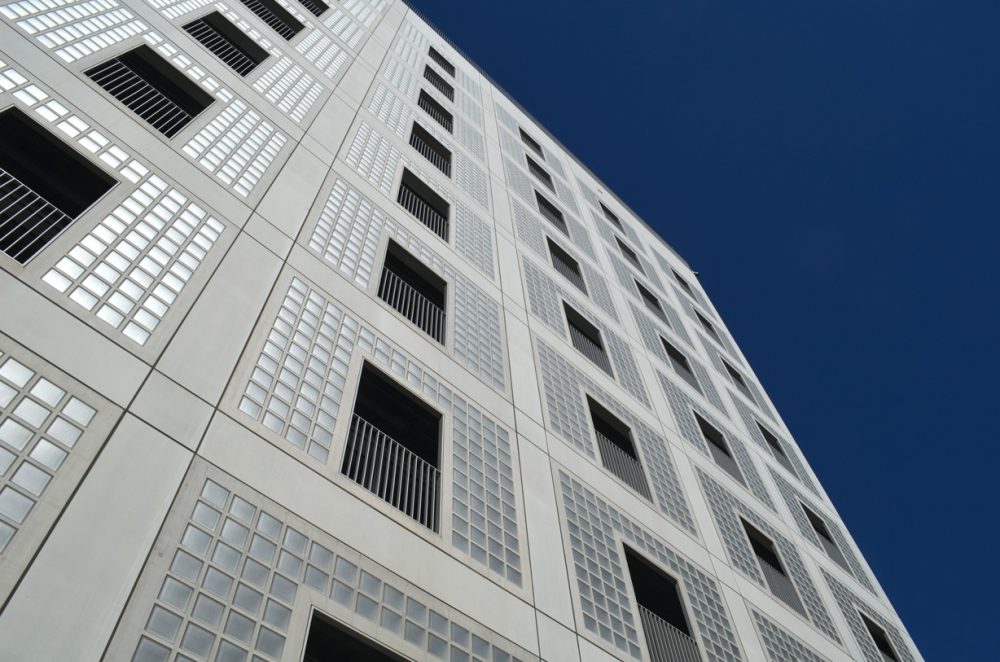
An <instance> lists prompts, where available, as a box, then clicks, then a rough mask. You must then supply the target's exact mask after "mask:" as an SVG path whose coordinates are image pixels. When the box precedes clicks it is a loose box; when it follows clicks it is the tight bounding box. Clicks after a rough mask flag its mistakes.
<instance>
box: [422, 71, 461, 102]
mask: <svg viewBox="0 0 1000 662" xmlns="http://www.w3.org/2000/svg"><path fill="white" fill-rule="evenodd" d="M424 78H426V79H427V82H429V83H430V84H431V85H433V86H434V87H435V88H437V91H438V92H440V93H441V94H443V95H445V96H446V97H448V101H454V100H455V88H454V87H452V86H451V84H450V83H449V82H448V81H446V80H445V79H444V78H443V77H442V76H441V74H439V73H438V72H436V71H434V70H433V69H431V67H430V65H426V66H424Z"/></svg>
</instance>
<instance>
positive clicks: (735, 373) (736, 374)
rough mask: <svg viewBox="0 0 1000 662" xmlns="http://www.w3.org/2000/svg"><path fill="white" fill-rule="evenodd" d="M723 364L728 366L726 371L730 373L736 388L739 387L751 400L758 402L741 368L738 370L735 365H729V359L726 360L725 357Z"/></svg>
mask: <svg viewBox="0 0 1000 662" xmlns="http://www.w3.org/2000/svg"><path fill="white" fill-rule="evenodd" d="M722 365H724V366H725V367H726V372H728V373H729V376H730V377H731V378H732V380H733V384H735V385H736V388H737V389H739V391H740V392H741V393H742V394H743V395H745V396H747V397H748V398H750V400H751V401H753V402H756V401H755V400H754V399H753V393H751V392H750V387H749V386H747V380H746V379H744V377H743V373H741V372H740V371H739V370H737V369H736V368H734V367H733V366H731V365H729V361H726V360H724V359H723V360H722Z"/></svg>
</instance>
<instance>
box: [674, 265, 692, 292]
mask: <svg viewBox="0 0 1000 662" xmlns="http://www.w3.org/2000/svg"><path fill="white" fill-rule="evenodd" d="M670 273H672V274H673V275H674V280H676V281H677V283H678V285H680V286H681V287H682V288H684V291H685V292H687V293H688V294H690V295H691V296H694V290H693V289H692V288H691V284H690V283H689V282H687V280H685V279H684V277H683V276H681V275H680V274H679V273H677V271H676V270H675V269H671V270H670Z"/></svg>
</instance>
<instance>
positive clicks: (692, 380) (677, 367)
mask: <svg viewBox="0 0 1000 662" xmlns="http://www.w3.org/2000/svg"><path fill="white" fill-rule="evenodd" d="M660 342H661V343H662V344H663V350H664V351H665V352H666V353H667V358H668V359H670V365H671V366H672V367H673V369H674V372H676V373H677V374H678V375H680V377H681V379H683V380H684V381H686V382H687V383H688V384H690V385H691V386H692V387H693V388H694V390H696V391H698V392H699V393H700V392H701V386H700V385H699V384H698V378H697V377H695V375H694V371H693V370H692V369H691V361H689V360H688V357H687V356H685V355H684V353H683V352H681V350H679V349H677V348H676V347H674V346H673V344H671V343H670V342H668V341H667V339H666V338H664V337H663V336H660Z"/></svg>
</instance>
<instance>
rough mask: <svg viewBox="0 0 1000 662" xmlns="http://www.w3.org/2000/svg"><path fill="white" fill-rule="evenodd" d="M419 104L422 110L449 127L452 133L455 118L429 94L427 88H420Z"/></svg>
mask: <svg viewBox="0 0 1000 662" xmlns="http://www.w3.org/2000/svg"><path fill="white" fill-rule="evenodd" d="M417 105H418V106H420V108H421V110H423V111H424V112H425V113H427V114H428V115H430V117H431V119H432V120H434V121H435V122H437V123H438V124H440V125H441V126H443V127H444V128H445V129H447V131H448V133H451V130H452V127H453V126H454V125H455V118H454V117H452V114H451V113H449V112H448V111H447V110H445V108H444V106H442V105H441V104H439V103H438V102H437V101H436V100H435V99H434V97H432V96H431V95H429V94H427V92H426V91H425V90H420V96H419V97H418V98H417Z"/></svg>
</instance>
